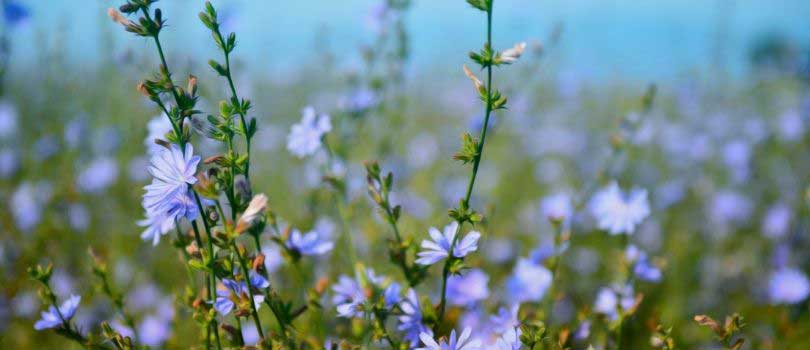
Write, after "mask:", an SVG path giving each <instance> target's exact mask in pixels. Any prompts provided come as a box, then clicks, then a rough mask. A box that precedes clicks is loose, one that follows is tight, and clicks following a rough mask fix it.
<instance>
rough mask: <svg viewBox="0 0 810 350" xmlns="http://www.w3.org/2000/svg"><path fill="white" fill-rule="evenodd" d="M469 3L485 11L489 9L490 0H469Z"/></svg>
mask: <svg viewBox="0 0 810 350" xmlns="http://www.w3.org/2000/svg"><path fill="white" fill-rule="evenodd" d="M467 3H468V4H470V6H472V7H475V8H477V9H479V10H481V11H484V12H487V11H488V10H489V0H467Z"/></svg>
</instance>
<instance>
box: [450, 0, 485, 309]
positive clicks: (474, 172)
mask: <svg viewBox="0 0 810 350" xmlns="http://www.w3.org/2000/svg"><path fill="white" fill-rule="evenodd" d="M494 2H495V1H494V0H492V1H490V4H489V7H488V8H487V47H490V48H491V47H492V7H493V4H494ZM486 102H487V103H486V113H484V125H483V127H482V129H481V141H480V142H479V143H478V149H477V150H476V154H475V158H474V159H473V168H472V175H471V176H470V182H469V183H468V184H467V193H466V195H465V196H464V201H463V203H464V207H465V208H469V206H470V197H472V191H473V187H474V186H475V178H476V177H477V175H478V166H479V165H480V164H481V157H482V156H483V153H484V143H485V141H486V138H487V129H488V128H489V117H490V115H491V114H492V65H491V64H489V65H487V101H486ZM463 224H464V221H461V220H459V221H458V228H456V235H455V237H453V242H452V243H451V244H450V254H449V255H450V256H448V259H447V261H446V262H445V264H444V271H443V272H442V295H441V301H440V304H439V324H441V323H442V321H443V320H444V310H445V304H446V303H447V278H448V277H449V272H450V263H451V262H452V260H453V256H452V255H453V250H454V249H455V247H456V242H458V238H459V234H460V232H461V226H463Z"/></svg>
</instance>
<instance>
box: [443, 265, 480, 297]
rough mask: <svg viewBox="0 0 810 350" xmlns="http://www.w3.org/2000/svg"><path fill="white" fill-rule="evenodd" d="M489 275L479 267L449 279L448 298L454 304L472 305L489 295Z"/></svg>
mask: <svg viewBox="0 0 810 350" xmlns="http://www.w3.org/2000/svg"><path fill="white" fill-rule="evenodd" d="M488 282H489V276H487V274H486V273H484V271H481V270H479V269H474V270H470V271H468V272H466V273H464V274H463V275H452V276H450V277H449V278H448V279H447V300H448V302H449V303H450V304H453V305H472V304H475V303H476V302H478V301H481V300H484V299H486V298H487V297H488V296H489V288H488V287H487V283H488Z"/></svg>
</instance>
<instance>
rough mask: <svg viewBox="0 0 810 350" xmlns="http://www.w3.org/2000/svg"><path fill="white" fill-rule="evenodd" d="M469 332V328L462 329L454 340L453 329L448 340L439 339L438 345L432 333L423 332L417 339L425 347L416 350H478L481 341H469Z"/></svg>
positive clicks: (454, 331)
mask: <svg viewBox="0 0 810 350" xmlns="http://www.w3.org/2000/svg"><path fill="white" fill-rule="evenodd" d="M471 332H472V331H471V330H470V328H464V331H462V332H461V335H460V336H458V338H456V330H455V329H454V330H452V331H451V332H450V338H449V339H445V338H441V339H440V340H439V342H438V343H437V342H436V340H434V339H433V334H432V333H427V332H425V333H422V334H420V335H419V339H420V340H422V343H423V344H424V345H425V346H424V347H421V348H416V350H480V349H481V341H480V340H477V339H470V333H471Z"/></svg>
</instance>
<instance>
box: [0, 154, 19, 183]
mask: <svg viewBox="0 0 810 350" xmlns="http://www.w3.org/2000/svg"><path fill="white" fill-rule="evenodd" d="M19 169H20V158H19V156H17V152H16V151H15V150H13V149H11V148H3V149H1V150H0V179H8V178H9V177H11V176H13V175H14V174H16V173H17V170H19Z"/></svg>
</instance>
